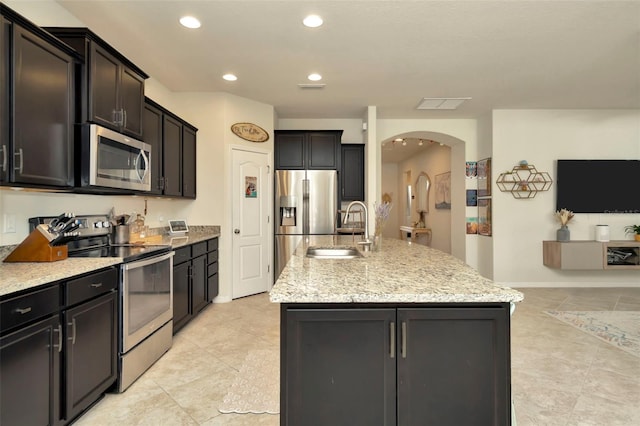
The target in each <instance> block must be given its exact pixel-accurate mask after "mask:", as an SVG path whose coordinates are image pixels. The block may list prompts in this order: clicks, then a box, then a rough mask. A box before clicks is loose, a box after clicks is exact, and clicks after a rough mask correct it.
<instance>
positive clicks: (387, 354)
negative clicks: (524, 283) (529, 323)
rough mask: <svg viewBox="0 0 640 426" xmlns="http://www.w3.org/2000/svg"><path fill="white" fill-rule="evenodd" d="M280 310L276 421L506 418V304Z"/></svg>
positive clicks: (484, 421) (489, 421) (502, 421)
mask: <svg viewBox="0 0 640 426" xmlns="http://www.w3.org/2000/svg"><path fill="white" fill-rule="evenodd" d="M369 306H371V305H369ZM282 309H283V311H282V320H283V321H282V330H281V331H282V339H283V341H282V348H283V354H282V360H281V363H282V365H281V371H282V378H281V392H282V396H281V403H282V406H281V416H282V417H281V424H282V425H327V424H331V425H351V424H366V425H471V424H478V425H509V424H510V421H511V416H510V400H511V391H510V353H509V306H508V304H498V305H491V306H486V305H478V306H465V307H457V306H447V307H435V306H424V307H414V306H411V307H403V306H402V305H398V306H385V307H380V308H378V307H367V305H360V306H355V307H349V308H340V307H338V306H336V305H332V306H331V307H327V308H322V307H311V306H309V305H307V306H300V305H283V307H282Z"/></svg>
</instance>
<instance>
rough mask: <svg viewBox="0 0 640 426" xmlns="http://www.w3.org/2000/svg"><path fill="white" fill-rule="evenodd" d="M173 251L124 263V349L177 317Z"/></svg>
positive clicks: (121, 293) (122, 288)
mask: <svg viewBox="0 0 640 426" xmlns="http://www.w3.org/2000/svg"><path fill="white" fill-rule="evenodd" d="M173 254H174V253H173V252H170V253H166V254H163V255H161V256H155V257H151V258H147V259H143V260H139V261H135V262H131V263H125V264H123V265H122V281H121V288H120V295H121V298H122V303H121V305H120V309H121V311H120V319H121V330H120V332H121V339H120V344H121V347H120V351H121V353H126V352H128V351H129V350H130V349H131V348H133V347H134V346H136V345H137V344H138V343H140V342H141V341H143V340H144V339H145V338H146V337H147V336H150V335H151V334H152V333H153V332H154V331H156V330H157V329H158V328H160V327H161V326H162V325H164V324H165V323H167V322H168V321H171V319H172V318H173Z"/></svg>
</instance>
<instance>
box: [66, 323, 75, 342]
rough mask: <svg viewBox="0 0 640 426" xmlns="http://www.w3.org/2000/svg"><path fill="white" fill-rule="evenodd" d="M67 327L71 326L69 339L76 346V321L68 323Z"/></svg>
mask: <svg viewBox="0 0 640 426" xmlns="http://www.w3.org/2000/svg"><path fill="white" fill-rule="evenodd" d="M67 325H70V326H71V337H69V340H71V344H72V345H75V344H76V319H75V318H73V319H72V320H71V322H70V323H68V324H67Z"/></svg>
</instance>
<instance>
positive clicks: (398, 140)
mask: <svg viewBox="0 0 640 426" xmlns="http://www.w3.org/2000/svg"><path fill="white" fill-rule="evenodd" d="M402 140H403V139H402V138H396V139H394V140H393V141H394V142H402Z"/></svg>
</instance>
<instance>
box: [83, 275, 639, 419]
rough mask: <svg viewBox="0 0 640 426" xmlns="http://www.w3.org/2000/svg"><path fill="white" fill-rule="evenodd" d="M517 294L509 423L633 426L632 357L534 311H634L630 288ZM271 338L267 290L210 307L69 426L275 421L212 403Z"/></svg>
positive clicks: (273, 323) (635, 298) (273, 321)
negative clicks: (134, 377)
mask: <svg viewBox="0 0 640 426" xmlns="http://www.w3.org/2000/svg"><path fill="white" fill-rule="evenodd" d="M522 291H523V292H524V293H525V301H524V302H523V303H521V304H519V306H518V308H517V309H516V312H515V313H514V316H513V320H512V365H513V368H512V382H513V396H514V399H515V405H516V414H517V423H518V426H525V425H533V426H538V425H550V426H551V425H552V426H556V425H585V426H586V425H598V426H600V425H603V426H604V425H606V426H612V425H625V426H626V425H638V424H640V358H638V357H634V356H633V355H630V354H628V353H626V352H624V351H622V350H619V349H617V348H615V347H613V346H611V345H609V344H607V343H605V342H602V341H600V340H599V339H597V338H595V337H592V336H590V335H588V334H586V333H583V332H581V331H579V330H577V329H575V328H573V327H571V326H569V325H566V324H564V323H562V322H561V321H558V320H556V319H554V318H552V317H550V316H548V315H546V314H544V313H543V312H542V311H544V310H633V311H640V288H615V289H612V288H609V289H593V288H574V289H568V288H560V289H549V288H544V289H534V288H531V289H522ZM639 326H640V325H639ZM278 335H279V310H278V305H274V304H271V303H269V299H268V295H267V294H260V295H256V296H251V297H247V298H243V299H239V300H235V301H233V302H231V303H226V304H216V305H210V306H209V307H207V308H206V309H205V310H204V311H203V312H202V313H201V314H200V315H199V316H198V317H196V318H195V319H194V320H193V321H192V322H191V323H189V324H188V325H187V326H186V327H185V328H183V329H182V330H181V331H180V332H179V333H178V334H177V335H176V336H175V337H174V343H173V347H172V349H171V350H170V351H169V352H168V353H167V354H166V355H165V356H164V357H163V358H162V359H160V360H159V361H158V362H157V363H156V364H155V365H154V366H153V367H151V368H150V369H149V370H148V371H147V373H145V375H144V376H142V377H141V378H140V379H139V380H138V381H137V382H136V383H134V384H133V385H132V386H131V387H130V388H129V389H128V390H127V391H126V392H125V393H123V394H108V395H106V396H105V398H103V399H102V400H101V401H100V402H99V403H98V404H97V405H96V406H94V407H93V408H92V409H91V410H89V411H88V412H87V413H86V414H85V415H84V416H83V417H81V418H80V419H79V421H78V422H77V423H76V425H105V426H106V425H118V426H123V425H277V424H278V423H279V416H277V415H270V414H263V415H251V414H245V415H236V414H221V413H220V412H218V406H219V405H220V403H221V401H222V399H223V397H224V395H225V394H226V391H227V389H228V387H229V386H230V385H231V383H232V381H233V378H234V375H235V374H236V373H237V371H238V369H239V368H240V366H241V364H242V361H243V360H244V358H245V355H246V354H247V352H248V351H249V350H251V349H257V348H277V347H278Z"/></svg>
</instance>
